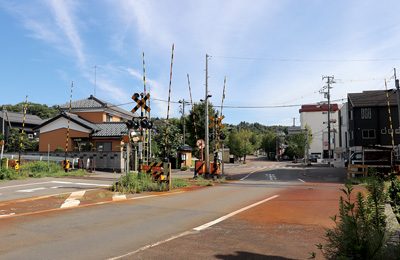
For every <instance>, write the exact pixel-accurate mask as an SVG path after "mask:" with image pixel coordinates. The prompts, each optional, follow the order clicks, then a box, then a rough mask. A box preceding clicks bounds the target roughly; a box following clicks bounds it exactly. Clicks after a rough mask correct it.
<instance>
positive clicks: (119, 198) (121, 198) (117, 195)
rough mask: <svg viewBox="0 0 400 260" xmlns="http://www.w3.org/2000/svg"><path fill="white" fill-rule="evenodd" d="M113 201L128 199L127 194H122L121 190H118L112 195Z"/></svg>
mask: <svg viewBox="0 0 400 260" xmlns="http://www.w3.org/2000/svg"><path fill="white" fill-rule="evenodd" d="M112 200H113V201H117V200H126V195H121V194H119V192H116V193H115V194H114V196H113V197H112Z"/></svg>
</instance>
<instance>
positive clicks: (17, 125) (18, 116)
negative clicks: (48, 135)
mask: <svg viewBox="0 0 400 260" xmlns="http://www.w3.org/2000/svg"><path fill="white" fill-rule="evenodd" d="M23 122H24V114H23V113H18V112H10V111H6V110H2V111H0V131H1V133H2V131H3V128H4V135H5V139H6V140H7V139H8V137H9V136H10V135H11V129H20V130H21V129H22V128H23V129H24V132H25V133H26V135H27V137H28V138H29V139H34V138H38V135H37V133H36V132H35V131H34V128H35V127H37V126H38V125H40V124H42V123H43V122H44V120H43V119H41V118H40V117H38V116H35V115H29V114H25V122H24V127H22V124H23Z"/></svg>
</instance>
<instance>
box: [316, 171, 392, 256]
mask: <svg viewBox="0 0 400 260" xmlns="http://www.w3.org/2000/svg"><path fill="white" fill-rule="evenodd" d="M366 188H367V191H368V194H367V196H366V197H365V196H364V195H363V194H362V193H361V192H358V193H357V195H356V201H355V202H352V200H351V196H352V191H353V186H352V185H351V184H350V183H346V185H345V189H341V190H342V191H343V193H344V194H345V197H343V196H341V197H340V200H339V216H336V215H335V216H334V217H333V218H332V220H333V221H334V222H335V224H336V227H334V228H332V229H327V230H326V235H325V236H326V239H327V244H326V245H325V246H322V245H321V244H319V245H317V247H318V249H319V250H321V252H322V253H323V255H324V257H325V258H326V259H390V258H386V257H385V253H386V252H385V251H386V244H387V239H388V237H387V228H386V222H385V219H386V216H385V214H384V201H385V192H384V183H383V181H382V180H381V179H380V178H378V177H375V176H373V177H371V178H369V179H368V183H367V186H366ZM315 256H316V254H315V253H312V256H311V259H312V258H315Z"/></svg>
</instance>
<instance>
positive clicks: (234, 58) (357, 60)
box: [212, 56, 400, 62]
mask: <svg viewBox="0 0 400 260" xmlns="http://www.w3.org/2000/svg"><path fill="white" fill-rule="evenodd" d="M212 57H213V58H219V59H231V60H259V61H279V62H378V61H399V60H400V58H393V59H354V60H353V59H283V58H254V57H234V56H212Z"/></svg>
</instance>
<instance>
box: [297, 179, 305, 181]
mask: <svg viewBox="0 0 400 260" xmlns="http://www.w3.org/2000/svg"><path fill="white" fill-rule="evenodd" d="M298 180H299V181H301V182H306V181H303V180H302V179H298Z"/></svg>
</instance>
